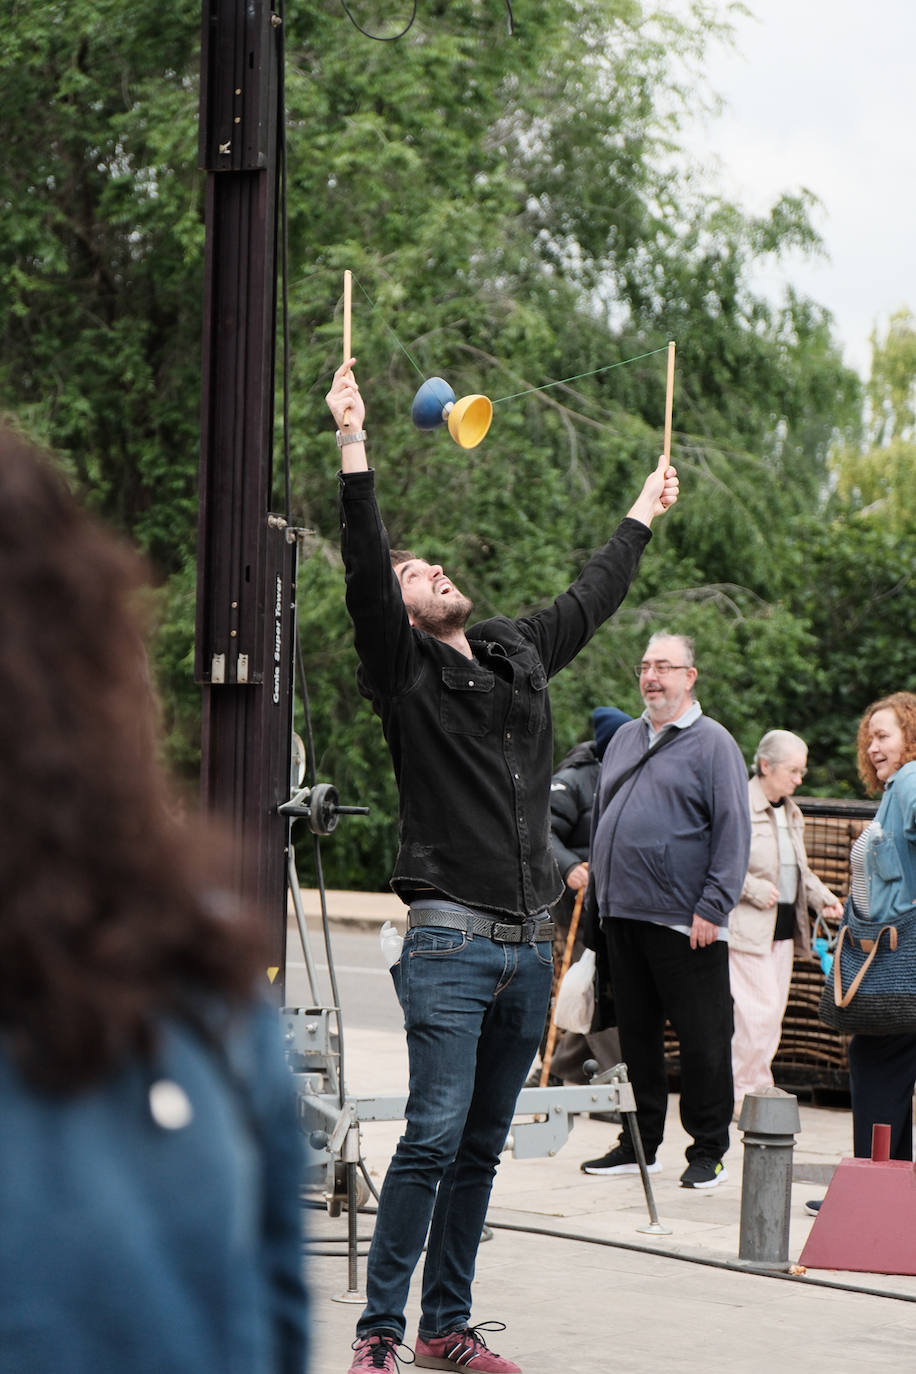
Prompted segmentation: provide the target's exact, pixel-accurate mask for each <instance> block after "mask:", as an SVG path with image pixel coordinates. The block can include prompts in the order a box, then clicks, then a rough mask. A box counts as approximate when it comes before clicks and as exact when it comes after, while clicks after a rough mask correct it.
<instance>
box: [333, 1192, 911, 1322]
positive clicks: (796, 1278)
mask: <svg viewBox="0 0 916 1374" xmlns="http://www.w3.org/2000/svg"><path fill="white" fill-rule="evenodd" d="M359 1211H360V1212H362V1213H363V1214H364V1215H365V1216H367V1217H374V1216H375V1215H376V1213H377V1208H375V1207H368V1206H362V1207H360V1208H359ZM487 1230H493V1231H518V1232H519V1233H520V1234H521V1235H525V1236H546V1237H547V1238H548V1239H549V1240H571V1241H573V1242H574V1243H576V1244H582V1245H601V1246H603V1247H604V1248H605V1249H608V1250H629V1251H631V1252H633V1253H634V1254H637V1255H656V1256H658V1258H659V1259H670V1260H681V1261H683V1263H684V1264H700V1265H703V1266H705V1267H706V1268H708V1269H727V1270H729V1271H730V1272H731V1273H733V1274H748V1275H750V1277H751V1278H759V1279H785V1280H787V1281H788V1282H789V1283H800V1284H805V1285H808V1286H810V1287H813V1288H837V1289H839V1290H840V1292H842V1293H862V1294H864V1295H865V1296H866V1297H869V1298H892V1299H894V1300H895V1301H898V1302H916V1294H912V1293H891V1292H888V1290H887V1289H886V1288H868V1287H867V1286H866V1285H865V1284H863V1283H840V1282H839V1281H838V1280H837V1279H815V1278H812V1277H811V1276H810V1274H788V1273H786V1272H785V1271H784V1270H782V1269H758V1268H757V1267H756V1266H752V1265H749V1264H744V1263H742V1261H741V1260H718V1259H713V1258H712V1256H710V1255H691V1254H690V1253H689V1252H687V1253H685V1252H684V1251H682V1250H665V1249H662V1248H661V1247H660V1246H657V1245H648V1244H646V1243H645V1242H640V1241H635V1240H611V1239H610V1238H608V1237H607V1236H587V1235H583V1234H582V1232H581V1231H557V1230H554V1228H553V1227H550V1226H523V1225H522V1224H521V1223H520V1222H513V1221H493V1220H492V1218H491V1217H487V1223H486V1226H485V1227H484V1231H487ZM484 1238H485V1239H486V1237H484Z"/></svg>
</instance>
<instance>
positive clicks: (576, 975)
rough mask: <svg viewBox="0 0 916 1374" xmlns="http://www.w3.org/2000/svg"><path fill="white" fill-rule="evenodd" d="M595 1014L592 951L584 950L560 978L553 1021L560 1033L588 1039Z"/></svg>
mask: <svg viewBox="0 0 916 1374" xmlns="http://www.w3.org/2000/svg"><path fill="white" fill-rule="evenodd" d="M594 1014H595V951H594V950H593V949H587V950H586V951H585V953H584V954H583V955H582V957H581V959H577V960H576V962H575V963H574V964H570V966H569V968H568V969H567V970H566V972H565V973H564V974H563V978H562V980H561V982H560V986H559V988H558V989H557V1000H556V1005H555V1007H554V1014H553V1019H554V1020H555V1021H556V1023H557V1025H558V1026H559V1027H560V1028H561V1029H562V1030H570V1031H578V1033H579V1034H580V1035H587V1034H588V1032H589V1031H590V1030H591V1028H592V1017H593V1016H594Z"/></svg>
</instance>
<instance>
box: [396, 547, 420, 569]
mask: <svg viewBox="0 0 916 1374" xmlns="http://www.w3.org/2000/svg"><path fill="white" fill-rule="evenodd" d="M418 557H419V555H418V554H415V553H411V551H410V549H392V550H391V566H392V567H393V568H399V567H400V566H401V564H402V563H412V562H413V560H414V559H415V558H418Z"/></svg>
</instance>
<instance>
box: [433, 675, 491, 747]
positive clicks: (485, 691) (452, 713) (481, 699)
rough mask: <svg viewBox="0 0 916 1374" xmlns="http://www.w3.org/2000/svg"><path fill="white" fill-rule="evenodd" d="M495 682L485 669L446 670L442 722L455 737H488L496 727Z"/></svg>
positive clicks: (442, 692) (441, 709)
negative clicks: (494, 707)
mask: <svg viewBox="0 0 916 1374" xmlns="http://www.w3.org/2000/svg"><path fill="white" fill-rule="evenodd" d="M494 686H495V679H494V676H493V674H492V673H491V672H490V671H489V669H486V668H474V667H471V666H468V667H467V668H443V669H442V682H441V686H440V688H439V721H440V723H441V725H442V728H443V729H444V730H448V732H449V734H452V735H486V734H489V732H490V731H491V730H492V728H493V698H494V691H493V689H494Z"/></svg>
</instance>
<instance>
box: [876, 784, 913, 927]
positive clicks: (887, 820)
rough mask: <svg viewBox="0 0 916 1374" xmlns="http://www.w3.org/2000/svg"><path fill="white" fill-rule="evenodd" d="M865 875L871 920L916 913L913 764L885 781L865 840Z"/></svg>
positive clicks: (889, 919)
mask: <svg viewBox="0 0 916 1374" xmlns="http://www.w3.org/2000/svg"><path fill="white" fill-rule="evenodd" d="M865 874H866V877H867V878H868V904H869V907H870V911H871V919H872V920H873V921H893V920H894V919H895V918H896V917H898V916H902V915H904V913H906V912H912V911H913V910H916V761H914V762H911V763H905V764H904V765H903V767H902V768H898V770H897V772H896V773H895V774H894V775H893V777H891V778H889V779H888V782H887V786H886V787H885V789H884V796H883V797H882V799H881V805H880V807H879V808H878V814H877V816H876V817H875V821H874V824H873V825H871V826H870V827H869V831H868V834H867V836H866V839H865Z"/></svg>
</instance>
